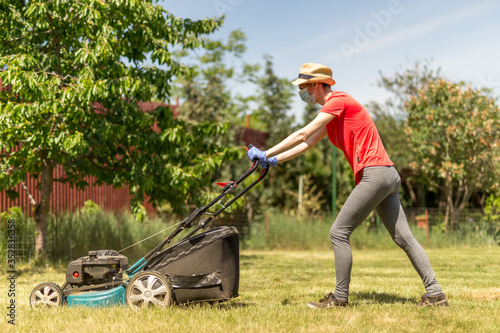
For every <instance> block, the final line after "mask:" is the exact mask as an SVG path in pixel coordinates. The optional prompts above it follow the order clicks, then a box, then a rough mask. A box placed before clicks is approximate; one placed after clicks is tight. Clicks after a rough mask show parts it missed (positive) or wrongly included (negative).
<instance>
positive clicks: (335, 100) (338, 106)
mask: <svg viewBox="0 0 500 333" xmlns="http://www.w3.org/2000/svg"><path fill="white" fill-rule="evenodd" d="M344 110H345V105H344V101H343V99H342V98H339V97H332V98H330V99H329V100H328V101H327V102H326V103H325V105H324V106H323V107H322V108H321V110H320V112H326V113H329V114H332V115H334V116H337V117H339V116H340V115H341V114H342V112H344Z"/></svg>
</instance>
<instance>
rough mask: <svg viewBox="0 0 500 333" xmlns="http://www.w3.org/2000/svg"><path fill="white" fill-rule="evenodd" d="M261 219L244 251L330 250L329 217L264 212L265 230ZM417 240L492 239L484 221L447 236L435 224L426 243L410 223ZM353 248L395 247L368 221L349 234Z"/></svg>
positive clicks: (440, 243) (461, 242) (473, 242)
mask: <svg viewBox="0 0 500 333" xmlns="http://www.w3.org/2000/svg"><path fill="white" fill-rule="evenodd" d="M265 220H266V219H265V217H261V218H260V219H259V220H257V221H256V222H254V223H252V224H251V226H250V232H249V235H248V237H246V238H244V239H243V247H244V248H246V249H269V250H271V249H304V250H310V249H331V248H332V244H331V241H330V228H331V225H332V224H333V218H332V217H331V216H324V217H323V218H311V219H305V218H298V217H293V216H288V215H285V214H281V213H277V212H270V213H268V223H267V227H266V221H265ZM410 229H411V230H412V232H413V234H414V236H415V238H416V239H417V241H418V242H419V243H420V244H422V246H424V247H430V248H445V247H460V246H467V247H475V246H494V245H496V244H497V243H496V241H495V237H494V235H493V234H492V233H491V232H490V229H491V228H490V225H489V224H488V223H486V222H484V221H481V220H479V221H478V222H473V223H466V224H463V225H458V224H457V228H456V230H455V231H454V232H453V233H447V232H444V231H442V230H441V228H439V224H436V227H435V228H432V230H431V231H430V236H429V244H427V235H426V230H425V229H421V228H417V227H416V226H415V225H414V224H410ZM350 242H351V247H352V248H353V249H358V250H363V249H378V250H382V249H393V248H395V247H397V245H396V244H395V243H394V242H393V241H392V239H391V236H390V234H389V232H388V231H387V230H386V229H385V227H384V226H383V225H382V224H381V225H380V226H378V227H373V226H372V225H371V224H370V221H368V220H367V221H366V222H365V223H363V224H361V225H360V226H359V227H358V228H357V229H356V230H355V231H354V232H353V234H352V235H351V239H350Z"/></svg>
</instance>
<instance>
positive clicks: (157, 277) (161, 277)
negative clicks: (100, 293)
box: [125, 271, 173, 310]
mask: <svg viewBox="0 0 500 333" xmlns="http://www.w3.org/2000/svg"><path fill="white" fill-rule="evenodd" d="M125 299H126V300H127V304H128V305H129V306H130V307H131V308H132V309H134V310H139V309H141V308H144V307H148V306H158V307H166V306H169V305H170V303H171V302H172V299H173V289H172V283H171V282H170V279H169V278H168V277H167V276H166V275H165V274H161V273H158V272H154V271H145V272H141V273H139V274H137V275H135V276H134V277H133V278H132V279H131V280H130V281H129V283H128V285H127V291H126V295H125Z"/></svg>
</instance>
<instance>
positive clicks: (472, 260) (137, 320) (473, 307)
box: [0, 247, 500, 332]
mask: <svg viewBox="0 0 500 333" xmlns="http://www.w3.org/2000/svg"><path fill="white" fill-rule="evenodd" d="M427 253H428V255H429V258H430V260H431V263H432V264H433V268H434V270H435V271H436V274H437V277H438V280H439V282H440V283H441V285H442V287H443V289H444V291H445V293H446V294H447V295H448V298H449V302H450V307H449V308H420V307H417V306H416V304H417V302H418V300H419V296H420V295H421V294H422V293H423V292H424V288H423V286H422V284H421V282H420V279H419V277H418V275H417V273H416V272H415V271H414V270H413V268H412V266H411V264H410V262H409V260H408V259H407V258H406V257H405V255H404V253H403V252H402V251H401V250H399V249H394V250H376V251H370V250H362V251H359V250H358V251H354V252H353V257H354V267H353V271H352V282H351V298H350V300H349V301H350V303H351V306H350V307H348V308H333V309H326V310H316V309H310V308H308V307H307V306H306V303H307V302H308V301H310V300H317V299H319V298H321V297H322V296H323V295H324V294H325V293H327V292H329V291H332V290H333V283H334V266H333V252H330V251H242V253H241V266H240V268H241V281H240V297H239V298H236V299H234V300H233V301H231V302H226V303H222V304H218V305H215V306H214V305H212V306H209V305H202V306H191V307H175V306H173V307H169V308H166V309H147V310H143V311H141V312H134V311H132V310H131V309H129V308H127V307H114V308H103V309H88V308H69V307H61V308H56V309H41V310H34V309H31V308H30V306H29V301H28V298H29V294H30V292H31V290H32V289H33V287H34V286H35V285H37V284H38V283H41V282H48V281H53V282H56V283H58V284H59V285H61V284H62V282H64V281H63V280H64V272H65V270H64V267H61V268H45V269H39V270H36V271H35V270H30V269H29V268H28V267H27V266H26V265H24V266H23V265H19V267H18V268H19V270H20V275H19V276H18V277H17V280H16V303H17V309H16V321H15V322H16V327H15V330H16V331H18V332H59V331H60V332H82V331H84V332H85V331H93V332H160V331H161V332H334V331H335V332H388V331H391V332H500V248H498V247H486V248H460V249H431V250H427ZM2 276H5V274H2ZM7 289H8V283H7V281H6V278H2V279H1V282H0V290H1V291H0V292H1V295H0V302H1V305H2V309H4V310H3V311H4V312H5V313H6V312H7V310H6V306H7V304H8V301H9V298H8V294H7V292H8V290H7ZM2 317H3V319H2V322H1V323H0V331H2V332H5V331H10V330H12V331H14V328H13V327H12V326H11V325H9V324H7V319H6V315H3V316H2Z"/></svg>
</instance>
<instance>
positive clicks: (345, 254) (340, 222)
mask: <svg viewBox="0 0 500 333" xmlns="http://www.w3.org/2000/svg"><path fill="white" fill-rule="evenodd" d="M400 186H401V178H400V177H399V174H398V172H397V171H396V169H395V168H394V167H387V166H376V167H366V168H364V170H363V177H362V179H361V182H360V183H359V184H358V185H357V186H356V187H355V188H354V190H353V191H352V193H351V194H350V195H349V197H348V198H347V201H346V202H345V204H344V206H343V207H342V209H341V210H340V212H339V214H338V216H337V218H336V219H335V223H334V224H333V226H332V228H331V229H330V237H331V240H332V243H333V250H334V252H335V273H336V277H337V284H336V286H335V292H334V294H335V298H337V299H342V300H347V299H348V295H349V282H350V280H351V268H352V252H351V246H350V243H349V238H350V236H351V233H352V232H353V231H354V229H356V228H357V227H358V226H359V225H360V224H361V223H362V222H363V221H364V220H365V219H366V218H367V217H368V216H369V215H370V213H371V212H372V211H373V210H374V209H375V210H376V212H377V214H378V216H379V217H380V219H381V220H382V222H383V223H384V226H385V227H386V229H387V230H388V231H389V233H390V234H391V237H392V239H393V240H394V242H395V243H396V244H397V245H398V246H399V247H400V248H402V249H403V250H404V251H405V252H406V254H407V255H408V258H410V261H411V263H412V264H413V267H415V269H416V270H417V272H418V274H419V275H420V278H421V279H422V281H423V282H424V286H425V289H426V290H427V293H428V294H429V295H437V294H440V293H441V292H442V291H441V287H440V286H439V283H438V282H437V280H436V277H435V275H434V271H433V270H432V268H431V264H430V262H429V259H428V258H427V255H426V254H425V251H424V249H423V248H422V246H420V244H419V243H418V242H417V240H416V239H415V237H414V236H413V234H412V233H411V230H410V228H409V226H408V222H407V220H406V216H405V213H404V211H403V207H402V206H401V202H400V201H399V194H398V190H399V187H400Z"/></svg>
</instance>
